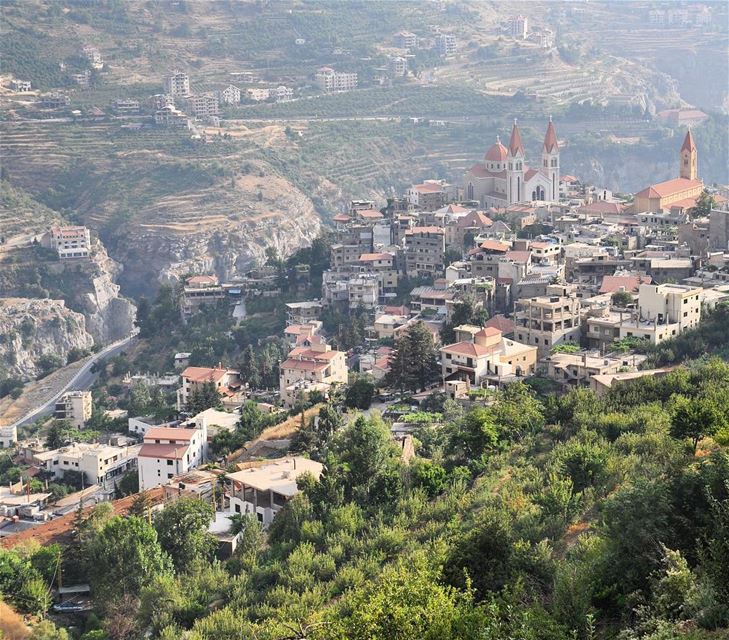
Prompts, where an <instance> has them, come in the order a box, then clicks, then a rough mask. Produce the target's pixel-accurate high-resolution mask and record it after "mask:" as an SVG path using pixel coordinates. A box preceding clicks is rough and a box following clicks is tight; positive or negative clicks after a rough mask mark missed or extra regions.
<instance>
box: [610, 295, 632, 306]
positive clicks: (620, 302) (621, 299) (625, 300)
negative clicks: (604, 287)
mask: <svg viewBox="0 0 729 640" xmlns="http://www.w3.org/2000/svg"><path fill="white" fill-rule="evenodd" d="M610 302H612V303H613V305H615V306H616V307H627V306H628V305H629V304H633V296H632V295H631V294H630V292H629V291H616V292H615V293H613V295H612V296H610Z"/></svg>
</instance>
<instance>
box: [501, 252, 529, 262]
mask: <svg viewBox="0 0 729 640" xmlns="http://www.w3.org/2000/svg"><path fill="white" fill-rule="evenodd" d="M531 255H532V254H531V251H507V252H506V255H505V256H504V257H505V258H506V259H507V260H513V261H514V262H522V263H526V262H529V258H530V257H531Z"/></svg>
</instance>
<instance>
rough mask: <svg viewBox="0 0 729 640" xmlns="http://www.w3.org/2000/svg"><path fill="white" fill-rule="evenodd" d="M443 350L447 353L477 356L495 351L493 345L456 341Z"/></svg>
mask: <svg viewBox="0 0 729 640" xmlns="http://www.w3.org/2000/svg"><path fill="white" fill-rule="evenodd" d="M441 350H442V351H445V352H447V353H448V352H450V353H457V354H459V355H463V356H476V357H479V356H485V355H489V354H491V353H493V352H494V348H493V347H484V346H483V345H482V344H475V343H473V342H456V343H455V344H449V345H446V346H445V347H443V348H442V349H441Z"/></svg>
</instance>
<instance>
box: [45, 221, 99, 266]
mask: <svg viewBox="0 0 729 640" xmlns="http://www.w3.org/2000/svg"><path fill="white" fill-rule="evenodd" d="M49 242H50V247H51V249H54V250H55V251H57V252H58V257H59V258H60V259H61V260H70V259H73V258H88V257H89V255H90V254H91V232H90V231H89V230H88V229H87V228H86V227H53V228H52V229H51V231H50V233H49Z"/></svg>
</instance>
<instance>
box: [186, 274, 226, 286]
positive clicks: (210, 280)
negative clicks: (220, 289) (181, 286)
mask: <svg viewBox="0 0 729 640" xmlns="http://www.w3.org/2000/svg"><path fill="white" fill-rule="evenodd" d="M185 282H186V283H187V284H189V285H193V284H218V279H217V277H215V276H191V277H190V278H188V279H187V280H185Z"/></svg>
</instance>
